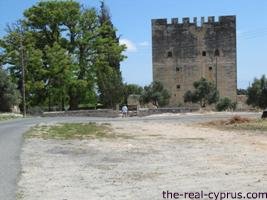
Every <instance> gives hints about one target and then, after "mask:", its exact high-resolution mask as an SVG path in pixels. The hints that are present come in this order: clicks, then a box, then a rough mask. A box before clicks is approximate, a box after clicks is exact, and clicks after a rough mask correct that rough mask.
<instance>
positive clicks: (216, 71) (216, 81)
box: [215, 55, 218, 90]
mask: <svg viewBox="0 0 267 200" xmlns="http://www.w3.org/2000/svg"><path fill="white" fill-rule="evenodd" d="M215 60H216V66H215V67H216V69H215V76H216V77H215V79H216V80H215V83H216V89H217V90H218V60H217V56H216V55H215Z"/></svg>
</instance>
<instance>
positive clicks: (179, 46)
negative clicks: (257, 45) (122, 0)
mask: <svg viewBox="0 0 267 200" xmlns="http://www.w3.org/2000/svg"><path fill="white" fill-rule="evenodd" d="M152 57H153V80H154V81H160V82H162V84H163V85H164V87H165V88H166V89H168V90H169V92H170V93H171V98H170V105H171V106H177V105H178V104H180V103H183V96H184V94H185V92H186V91H188V90H193V88H194V87H193V82H195V81H197V80H199V79H200V78H201V77H204V78H206V79H208V80H209V81H213V82H214V83H215V84H216V86H217V89H218V91H219V92H220V97H229V98H230V99H231V100H232V101H234V102H236V88H237V69H236V17H235V16H221V17H219V20H218V21H215V18H214V17H208V21H205V19H204V17H201V23H200V24H198V23H197V18H196V17H195V18H194V19H193V22H190V19H189V18H183V21H182V22H179V21H178V19H177V18H173V19H172V20H171V23H168V22H167V19H153V20H152Z"/></svg>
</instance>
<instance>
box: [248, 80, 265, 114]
mask: <svg viewBox="0 0 267 200" xmlns="http://www.w3.org/2000/svg"><path fill="white" fill-rule="evenodd" d="M247 92H248V99H247V103H248V104H249V105H252V106H254V107H259V108H262V109H265V108H267V78H266V76H265V75H262V77H261V78H260V79H257V78H255V79H254V82H253V83H252V85H251V86H250V87H248V89H247Z"/></svg>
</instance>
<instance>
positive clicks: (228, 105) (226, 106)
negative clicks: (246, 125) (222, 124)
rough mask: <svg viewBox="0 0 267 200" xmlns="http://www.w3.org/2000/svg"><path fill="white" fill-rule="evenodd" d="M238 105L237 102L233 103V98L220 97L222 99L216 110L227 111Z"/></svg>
mask: <svg viewBox="0 0 267 200" xmlns="http://www.w3.org/2000/svg"><path fill="white" fill-rule="evenodd" d="M235 107H236V103H233V102H232V101H231V99H229V98H227V97H225V98H222V99H220V101H219V102H218V103H217V105H216V110H218V111H225V110H234V109H235Z"/></svg>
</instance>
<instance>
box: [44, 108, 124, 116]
mask: <svg viewBox="0 0 267 200" xmlns="http://www.w3.org/2000/svg"><path fill="white" fill-rule="evenodd" d="M42 116H43V117H69V116H73V117H118V116H120V112H119V111H116V110H112V109H99V110H74V111H57V112H44V113H43V115H42Z"/></svg>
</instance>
